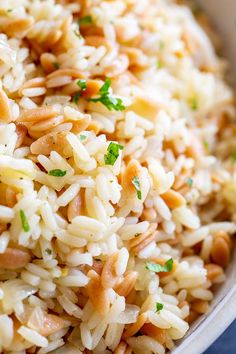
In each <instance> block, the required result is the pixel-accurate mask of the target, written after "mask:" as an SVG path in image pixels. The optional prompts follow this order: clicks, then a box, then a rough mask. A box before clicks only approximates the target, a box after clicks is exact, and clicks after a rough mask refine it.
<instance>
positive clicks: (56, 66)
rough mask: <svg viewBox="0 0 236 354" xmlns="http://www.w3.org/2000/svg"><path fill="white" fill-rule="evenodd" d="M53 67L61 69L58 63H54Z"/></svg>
mask: <svg viewBox="0 0 236 354" xmlns="http://www.w3.org/2000/svg"><path fill="white" fill-rule="evenodd" d="M52 65H53V66H54V68H55V69H59V68H60V64H59V63H57V62H56V63H53V64H52Z"/></svg>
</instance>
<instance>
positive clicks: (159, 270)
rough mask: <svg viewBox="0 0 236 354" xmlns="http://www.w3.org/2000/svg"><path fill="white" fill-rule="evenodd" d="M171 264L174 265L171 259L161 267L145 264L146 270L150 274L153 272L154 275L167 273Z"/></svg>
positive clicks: (150, 263) (149, 263) (170, 268)
mask: <svg viewBox="0 0 236 354" xmlns="http://www.w3.org/2000/svg"><path fill="white" fill-rule="evenodd" d="M173 263H174V261H173V259H172V258H170V259H168V261H166V262H165V264H164V265H163V266H162V265H160V264H155V263H152V262H147V263H146V269H148V270H150V271H151V272H155V273H168V272H170V271H171V270H172V268H173Z"/></svg>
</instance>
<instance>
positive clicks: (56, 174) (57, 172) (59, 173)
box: [48, 168, 66, 177]
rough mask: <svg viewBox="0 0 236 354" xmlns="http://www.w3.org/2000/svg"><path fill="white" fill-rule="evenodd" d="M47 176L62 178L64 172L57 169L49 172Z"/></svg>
mask: <svg viewBox="0 0 236 354" xmlns="http://www.w3.org/2000/svg"><path fill="white" fill-rule="evenodd" d="M48 174H49V176H54V177H64V176H65V175H66V171H62V170H60V169H59V168H57V169H55V170H51V171H49V172H48Z"/></svg>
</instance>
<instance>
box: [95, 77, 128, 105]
mask: <svg viewBox="0 0 236 354" xmlns="http://www.w3.org/2000/svg"><path fill="white" fill-rule="evenodd" d="M110 86H111V80H110V79H106V81H105V83H104V85H103V86H102V87H101V88H100V90H99V92H98V93H99V94H100V97H97V98H89V99H88V101H91V102H101V103H102V104H103V105H104V106H106V108H107V109H108V110H109V111H111V110H113V109H114V110H115V111H123V110H124V109H125V106H124V105H123V102H122V100H121V99H120V98H116V97H114V96H112V95H111V94H110V93H109V88H110Z"/></svg>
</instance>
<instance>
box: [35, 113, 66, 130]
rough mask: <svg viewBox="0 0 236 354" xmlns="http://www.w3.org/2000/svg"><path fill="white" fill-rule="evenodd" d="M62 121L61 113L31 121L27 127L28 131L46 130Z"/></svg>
mask: <svg viewBox="0 0 236 354" xmlns="http://www.w3.org/2000/svg"><path fill="white" fill-rule="evenodd" d="M63 121H64V117H63V116H62V115H61V116H57V117H53V118H50V119H45V120H41V121H39V122H36V123H33V124H32V125H31V126H30V127H29V133H31V132H45V131H48V130H50V129H53V128H55V127H56V126H57V125H59V124H61V123H63Z"/></svg>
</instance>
